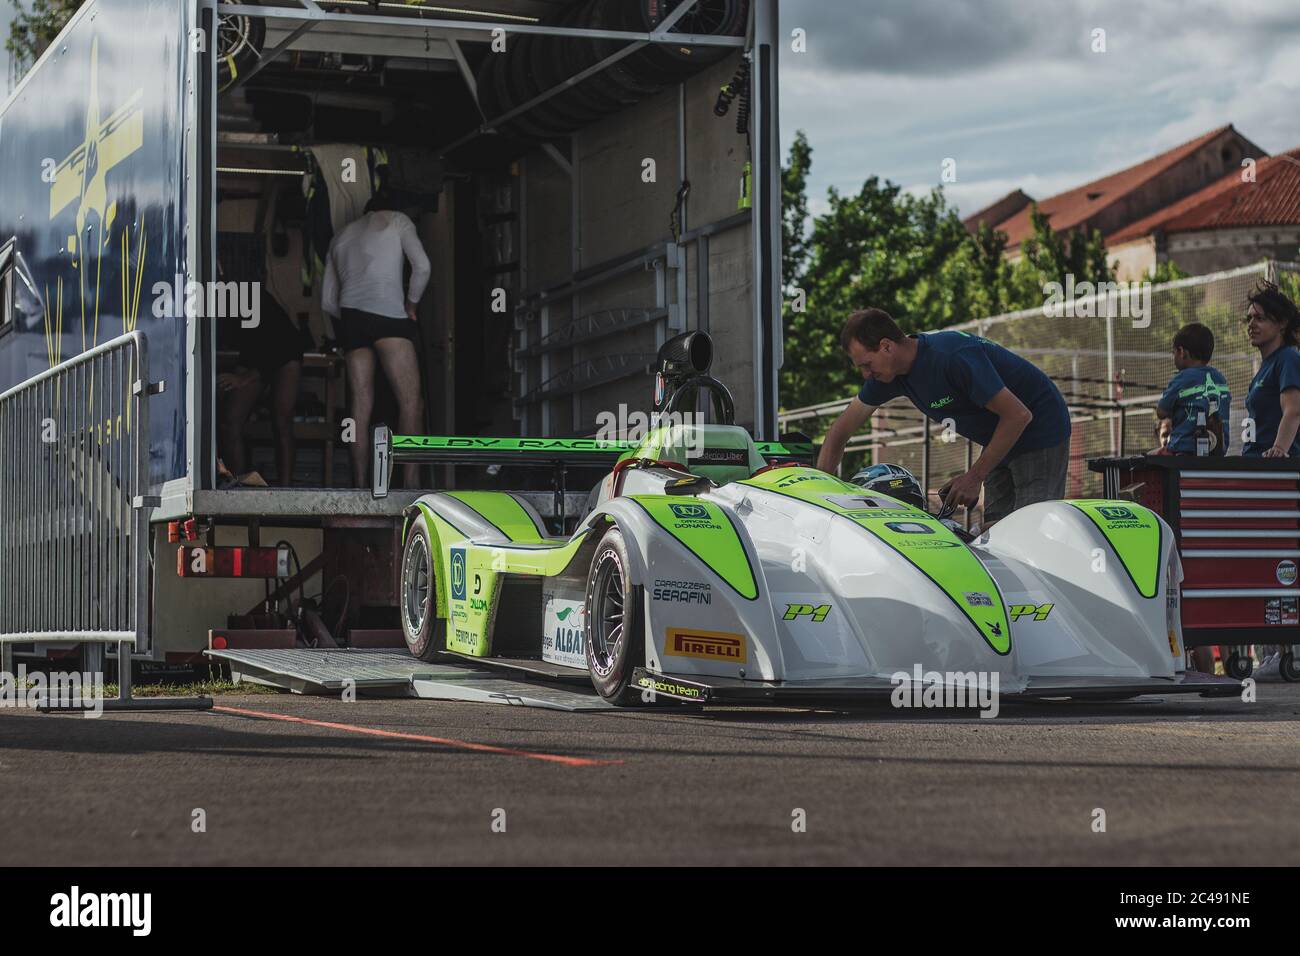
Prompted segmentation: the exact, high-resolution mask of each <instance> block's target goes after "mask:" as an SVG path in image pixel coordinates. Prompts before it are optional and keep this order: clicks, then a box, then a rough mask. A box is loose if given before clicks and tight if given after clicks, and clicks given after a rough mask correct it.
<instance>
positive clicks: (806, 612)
mask: <svg viewBox="0 0 1300 956" xmlns="http://www.w3.org/2000/svg"><path fill="white" fill-rule="evenodd" d="M830 613H831V605H829V604H818V605H812V604H787V605H786V606H785V614H784V615H783V616H782V618H781V620H783V621H797V620H798V619H799V618H801V617H806V618H809V619H810V620H811V621H812V622H813V623H814V624H820V623H821V622H822V621H824V620H826V615H827V614H830Z"/></svg>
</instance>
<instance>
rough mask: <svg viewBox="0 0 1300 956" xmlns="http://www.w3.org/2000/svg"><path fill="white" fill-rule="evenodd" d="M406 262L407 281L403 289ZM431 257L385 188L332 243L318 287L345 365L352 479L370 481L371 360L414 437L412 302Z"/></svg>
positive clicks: (401, 423) (416, 395)
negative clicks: (381, 371)
mask: <svg viewBox="0 0 1300 956" xmlns="http://www.w3.org/2000/svg"><path fill="white" fill-rule="evenodd" d="M405 262H410V264H411V280H410V285H409V286H408V287H407V288H406V291H405V295H403V290H402V271H403V266H404V264H405ZM430 271H431V270H430V266H429V257H428V256H426V255H425V254H424V248H423V247H422V246H421V245H420V237H419V236H418V235H417V234H416V231H415V223H413V222H412V221H411V219H410V217H409V216H407V215H406V213H404V212H402V211H401V209H400V204H399V203H398V202H397V201H396V200H395V199H394V198H393V196H392V195H391V194H390V193H388V192H387V191H385V190H380V191H379V192H377V193H376V194H375V195H374V196H373V197H372V198H371V200H370V202H369V203H368V204H367V205H366V211H365V214H364V215H362V216H361V218H360V219H357V220H355V221H354V222H352V223H349V224H348V225H347V226H346V227H344V228H343V230H342V231H341V232H339V234H338V235H337V236H335V237H334V241H333V242H332V243H330V250H329V255H328V257H327V261H326V264H325V280H324V283H323V286H322V289H321V310H322V311H323V312H325V313H326V314H327V315H329V316H330V317H331V319H333V321H334V336H335V338H336V339H337V340H338V343H339V346H340V347H341V348H342V349H343V354H344V358H345V360H346V362H347V369H348V390H349V392H350V393H351V413H352V419H353V422H354V423H355V427H356V441H354V442H353V443H352V483H353V485H354V486H355V487H358V488H364V487H366V486H367V485H368V484H369V481H368V480H367V473H368V471H369V467H370V458H371V449H372V446H371V442H370V440H369V438H370V416H371V412H372V411H373V410H374V402H375V390H374V385H375V359H376V357H378V359H379V364H380V365H382V366H383V369H384V374H385V375H387V376H388V384H389V385H390V386H392V389H393V394H394V395H396V396H397V402H398V431H399V433H400V434H403V435H418V434H419V433H420V432H421V431H422V430H423V424H424V396H423V393H422V389H421V385H420V360H419V356H418V354H417V353H416V349H415V343H416V341H417V339H416V331H417V329H418V325H417V322H418V317H417V315H416V306H417V305H418V304H419V301H420V297H421V296H422V295H424V289H425V286H427V285H428V283H429V274H430ZM417 474H418V468H417V466H416V465H406V466H405V472H404V477H405V485H406V487H408V488H412V487H414V486H415V484H416V482H417Z"/></svg>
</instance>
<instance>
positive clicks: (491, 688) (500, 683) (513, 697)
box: [411, 675, 614, 711]
mask: <svg viewBox="0 0 1300 956" xmlns="http://www.w3.org/2000/svg"><path fill="white" fill-rule="evenodd" d="M411 686H412V688H413V689H414V691H415V696H416V697H423V698H425V699H427V700H469V701H478V702H479V703H484V704H513V705H515V706H516V707H541V708H544V709H546V710H567V711H581V710H613V709H614V705H613V704H611V703H609V701H607V700H605V699H604V698H603V697H601V696H600V695H599V694H597V693H596V692H595V691H594V690H593V691H589V692H587V693H583V692H581V691H574V690H569V689H567V688H564V687H547V686H545V685H542V684H526V683H524V682H523V681H517V680H504V679H502V678H501V677H498V676H491V675H489V676H487V677H484V678H483V679H481V680H459V681H447V680H444V679H442V678H432V679H426V678H420V677H417V678H415V679H413V680H412V681H411Z"/></svg>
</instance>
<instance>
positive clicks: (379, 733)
mask: <svg viewBox="0 0 1300 956" xmlns="http://www.w3.org/2000/svg"><path fill="white" fill-rule="evenodd" d="M212 709H213V710H216V711H221V712H222V713H226V714H237V715H239V716H241V717H264V718H266V719H267V720H284V721H288V722H289V723H292V724H308V725H310V726H312V727H328V728H329V729H330V730H346V731H348V732H349V733H354V734H367V735H369V736H371V737H388V738H392V739H395V740H414V741H418V742H419V743H424V744H441V745H442V746H444V747H458V748H460V749H461V750H477V751H480V752H482V753H491V754H502V755H504V756H507V757H528V758H529V759H530V760H545V761H547V762H549V763H559V764H564V765H565V766H566V767H610V766H614V765H616V764H621V763H622V762H623V761H621V760H589V759H587V758H586V757H563V756H560V755H559V754H542V753H534V752H533V751H531V750H515V749H513V748H511V747H496V746H493V745H492V744H476V743H473V742H471V741H468V740H453V739H452V738H450V737H430V736H428V735H426V734H404V733H401V732H400V731H396V730H378V729H376V728H374V727H359V726H357V725H356V724H339V723H335V722H333V721H329V720H310V719H308V718H306V717H292V716H290V715H289V714H272V713H268V712H267V711H264V710H245V709H244V708H242V707H219V706H214V707H213V708H212Z"/></svg>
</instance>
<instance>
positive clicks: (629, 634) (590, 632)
mask: <svg viewBox="0 0 1300 956" xmlns="http://www.w3.org/2000/svg"><path fill="white" fill-rule="evenodd" d="M630 567H631V565H630V562H629V561H628V553H627V543H626V542H625V541H624V540H623V533H622V532H621V531H619V530H618V528H616V527H613V528H610V529H609V530H608V531H606V532H605V536H604V537H603V538H601V539H600V544H598V545H597V546H596V556H595V558H593V559H592V562H591V571H590V572H589V573H588V575H587V601H586V631H587V633H586V645H587V670H588V671H589V672H590V673H591V683H592V684H593V685H594V686H595V688H596V690H597V691H598V692H599V693H600V696H601V697H604V698H605V699H606V700H608V701H609V702H611V703H613V704H617V705H619V706H628V705H631V704H635V703H638V702H639V699H640V698H639V695H638V693H637V690H636V688H635V687H633V686H632V672H633V670H634V669H635V668H636V666H637V665H638V664H639V663H641V662H642V661H644V659H645V610H644V606H645V601H644V597H643V594H644V592H643V590H642V588H641V586H640V585H634V584H632V582H631V579H630V578H629V575H628V569H629V568H630Z"/></svg>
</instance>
